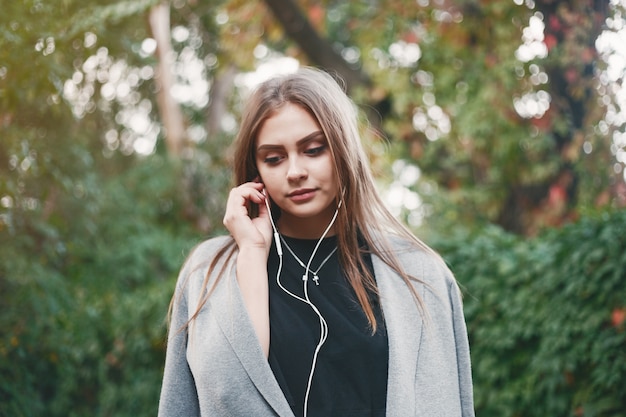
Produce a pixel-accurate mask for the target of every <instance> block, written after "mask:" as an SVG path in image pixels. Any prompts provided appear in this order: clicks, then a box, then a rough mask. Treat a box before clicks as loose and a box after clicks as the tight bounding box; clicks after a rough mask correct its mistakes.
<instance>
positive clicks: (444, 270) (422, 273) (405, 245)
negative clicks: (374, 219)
mask: <svg viewBox="0 0 626 417" xmlns="http://www.w3.org/2000/svg"><path fill="white" fill-rule="evenodd" d="M387 241H388V243H389V246H390V247H389V250H390V251H391V252H392V253H393V256H394V257H395V258H396V259H397V260H398V262H399V263H400V265H401V266H402V268H403V269H404V272H405V273H407V274H409V275H410V276H413V277H415V278H418V279H419V280H420V281H422V282H423V283H424V284H427V285H429V286H434V287H439V288H442V289H443V288H444V287H447V288H448V289H449V288H450V287H454V286H456V280H455V278H454V275H453V273H452V271H451V270H450V268H448V266H447V265H446V263H445V261H444V260H443V258H442V257H441V256H440V255H439V254H438V253H437V252H436V251H435V250H433V249H432V248H430V247H429V246H427V245H426V244H424V243H421V242H420V243H421V244H420V243H418V242H416V241H412V240H409V239H407V238H404V237H400V236H395V235H393V236H388V237H387Z"/></svg>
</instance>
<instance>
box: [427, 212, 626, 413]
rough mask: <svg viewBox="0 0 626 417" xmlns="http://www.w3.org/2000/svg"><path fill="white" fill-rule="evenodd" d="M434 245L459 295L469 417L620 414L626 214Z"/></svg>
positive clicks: (625, 352)
mask: <svg viewBox="0 0 626 417" xmlns="http://www.w3.org/2000/svg"><path fill="white" fill-rule="evenodd" d="M434 246H436V247H437V249H438V250H439V251H440V252H441V253H442V255H443V256H444V258H445V259H446V261H447V262H448V263H449V265H450V266H451V268H452V269H453V270H454V272H455V274H456V276H457V279H458V281H459V283H460V285H461V286H462V289H463V292H464V297H465V298H464V303H465V313H466V319H467V323H468V331H469V337H470V344H471V352H472V360H473V375H474V383H475V387H474V389H475V401H476V411H477V415H479V416H481V417H491V416H494V417H495V416H497V417H509V416H510V417H517V416H519V417H521V416H524V417H532V416H537V417H545V416H550V417H559V416H604V417H609V416H611V417H613V416H614V417H617V416H623V415H624V410H626V323H625V322H624V313H626V211H618V212H614V213H602V214H599V215H594V216H589V217H586V218H584V219H582V220H580V221H579V222H577V223H576V224H571V225H568V226H566V227H563V228H561V229H554V230H549V231H546V232H545V233H544V234H543V235H541V236H539V237H537V238H534V239H531V240H523V239H522V238H520V237H517V236H512V235H510V234H507V233H504V232H503V231H501V230H500V229H497V228H495V227H491V226H490V227H487V228H485V230H483V231H481V232H480V233H479V234H472V233H468V232H459V233H458V234H456V235H455V236H453V237H452V238H447V239H442V238H441V237H440V238H438V239H436V241H435V243H434Z"/></svg>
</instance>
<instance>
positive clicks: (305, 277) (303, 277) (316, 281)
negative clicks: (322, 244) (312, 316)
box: [280, 235, 337, 285]
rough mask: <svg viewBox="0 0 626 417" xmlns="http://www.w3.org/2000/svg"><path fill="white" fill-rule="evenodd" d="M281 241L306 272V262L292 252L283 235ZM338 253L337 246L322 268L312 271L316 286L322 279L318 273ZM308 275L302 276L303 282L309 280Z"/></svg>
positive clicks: (321, 265) (324, 261)
mask: <svg viewBox="0 0 626 417" xmlns="http://www.w3.org/2000/svg"><path fill="white" fill-rule="evenodd" d="M280 240H281V241H282V242H283V244H284V245H285V247H286V248H287V250H288V251H289V253H290V254H291V256H293V257H294V259H295V260H296V261H297V262H298V263H299V264H300V266H301V267H302V268H304V269H305V271H306V265H305V264H304V262H302V261H301V260H300V258H298V256H297V255H296V254H295V253H294V252H293V251H292V250H291V248H290V247H289V245H288V244H287V242H286V241H285V239H284V238H283V235H280ZM335 252H337V246H335V249H333V250H332V251H330V253H329V254H328V256H327V257H326V258H324V260H323V261H322V263H321V264H320V266H319V267H318V268H317V269H316V270H315V271H311V272H313V281H315V285H320V283H319V280H320V277H318V276H317V273H318V272H319V271H320V269H322V267H323V266H324V265H325V264H326V262H328V260H329V259H330V257H331V256H333V254H334V253H335ZM307 278H308V277H307V275H306V274H304V275H302V280H303V281H306V280H307Z"/></svg>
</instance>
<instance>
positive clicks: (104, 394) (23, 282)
mask: <svg viewBox="0 0 626 417" xmlns="http://www.w3.org/2000/svg"><path fill="white" fill-rule="evenodd" d="M180 178H184V175H182V174H181V164H180V163H178V162H172V161H169V160H167V159H166V158H163V157H161V156H159V155H154V156H152V157H150V158H147V159H144V160H139V161H138V162H136V163H135V164H134V166H133V167H132V168H131V169H129V170H127V171H126V172H123V173H120V174H118V175H116V176H114V177H112V178H110V179H108V180H107V179H102V178H94V179H92V180H91V181H90V182H89V185H88V189H89V193H87V194H86V195H82V196H81V197H80V199H77V198H76V197H75V196H73V195H72V194H69V195H68V194H64V195H62V196H59V200H60V201H64V202H66V204H64V205H63V206H62V207H58V208H57V210H56V211H55V215H54V216H52V217H51V218H50V219H49V220H47V221H41V219H39V218H38V217H37V214H40V213H37V212H36V211H33V212H27V213H26V215H25V216H24V221H22V222H20V223H15V224H14V229H15V230H14V231H13V232H11V231H9V230H7V229H4V230H2V233H0V246H1V247H2V251H1V252H0V265H1V266H0V305H1V311H2V314H1V315H0V326H1V327H2V328H3V333H2V335H1V336H0V415H11V416H34V415H47V416H129V417H130V416H151V415H154V414H155V411H156V406H157V403H158V393H159V388H160V379H161V375H162V366H163V361H164V340H165V331H166V326H165V315H166V312H167V306H168V302H169V298H170V296H171V293H172V290H173V285H174V279H175V276H176V272H177V271H178V269H179V268H180V265H181V264H182V262H183V260H184V258H185V254H186V253H188V251H189V250H190V249H191V247H192V246H193V245H194V244H195V243H196V242H197V241H199V240H200V239H201V236H199V235H198V234H197V233H196V232H194V231H193V230H192V228H191V227H190V225H189V224H188V223H187V222H186V221H185V220H184V219H183V216H181V215H180V212H181V211H182V210H183V207H184V206H185V202H184V201H183V196H182V193H180V188H181V180H180ZM204 187H205V188H206V187H207V186H206V185H205V186H204ZM215 192H216V194H218V195H219V194H220V192H218V191H217V189H216V190H215ZM221 195H223V193H221ZM79 203H82V204H79ZM222 211H223V210H221V209H216V212H215V214H214V215H215V216H219V213H221V212H222ZM211 220H213V221H214V222H215V223H216V221H215V219H211Z"/></svg>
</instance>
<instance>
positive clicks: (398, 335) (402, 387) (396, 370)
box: [372, 256, 423, 416]
mask: <svg viewBox="0 0 626 417" xmlns="http://www.w3.org/2000/svg"><path fill="white" fill-rule="evenodd" d="M372 260H373V264H374V273H375V275H376V283H377V285H378V290H379V292H380V298H381V304H382V309H383V314H384V318H385V326H386V328H387V336H388V343H389V370H388V379H387V415H388V416H400V415H403V416H405V415H406V416H408V415H415V406H416V404H415V377H416V372H417V360H418V356H419V346H420V342H421V338H422V326H423V323H422V319H421V315H420V314H419V311H418V309H417V306H416V304H415V300H414V299H413V296H412V295H411V292H410V291H409V290H408V288H407V287H406V284H405V283H404V281H403V280H402V278H401V277H400V276H399V275H398V274H396V273H395V272H394V271H393V270H392V269H391V268H389V267H388V266H387V265H386V264H385V263H384V262H383V261H382V260H381V259H380V258H378V257H377V256H372ZM416 288H417V289H418V291H419V290H420V289H421V288H422V286H418V287H416ZM420 295H421V296H423V294H420Z"/></svg>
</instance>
